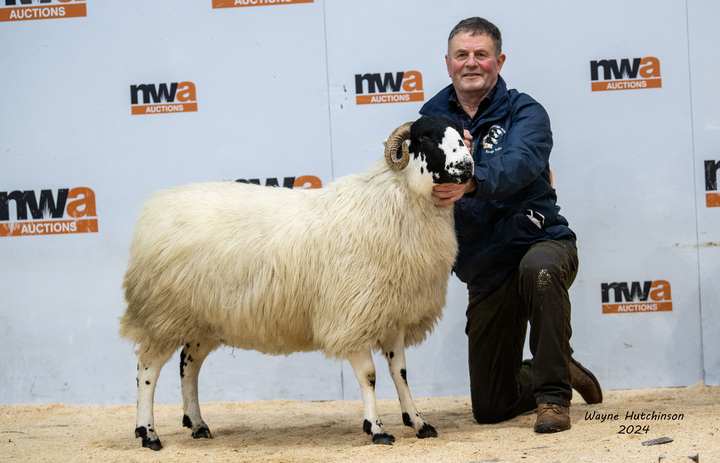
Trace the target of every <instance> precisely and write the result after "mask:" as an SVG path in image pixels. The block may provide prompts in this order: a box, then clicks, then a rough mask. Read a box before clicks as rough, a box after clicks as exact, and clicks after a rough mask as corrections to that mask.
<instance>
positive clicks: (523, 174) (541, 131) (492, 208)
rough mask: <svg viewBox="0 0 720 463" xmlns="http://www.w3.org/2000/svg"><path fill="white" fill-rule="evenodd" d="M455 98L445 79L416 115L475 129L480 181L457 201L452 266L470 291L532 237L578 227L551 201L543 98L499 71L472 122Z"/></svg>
mask: <svg viewBox="0 0 720 463" xmlns="http://www.w3.org/2000/svg"><path fill="white" fill-rule="evenodd" d="M456 98H457V97H456V95H455V89H454V88H453V86H452V85H449V86H447V87H446V88H444V89H443V90H441V91H440V92H439V93H438V94H437V95H435V96H434V97H433V98H432V99H431V100H430V101H428V102H427V103H425V105H423V107H422V108H421V109H420V114H422V115H439V116H445V117H448V118H450V119H452V120H455V121H456V122H458V123H459V124H461V125H462V126H463V127H464V128H465V129H467V130H469V131H470V133H471V134H472V136H473V140H472V144H473V145H474V150H475V151H474V153H473V158H474V160H475V180H476V181H477V185H478V188H477V190H476V191H475V192H474V193H470V194H469V195H466V196H465V197H464V198H462V199H460V200H459V201H457V202H456V203H455V229H456V231H457V236H458V243H459V246H460V250H459V253H458V257H457V260H456V262H455V267H454V271H455V274H456V275H457V276H458V278H460V280H462V281H463V282H465V283H466V284H467V286H468V289H469V290H470V291H471V292H489V291H494V290H495V289H497V288H498V287H499V286H500V285H501V284H502V283H503V281H505V279H507V278H508V277H509V276H510V274H511V273H512V272H513V271H514V270H515V269H516V268H517V266H518V264H519V263H520V260H521V259H522V257H523V256H524V255H525V252H526V251H527V250H528V249H529V248H530V246H531V245H532V244H533V243H536V242H539V241H544V240H569V241H571V242H572V243H573V244H575V234H574V233H573V231H572V230H571V229H570V228H569V226H568V222H567V220H565V218H564V217H563V216H561V215H560V213H559V211H560V208H559V207H558V206H557V204H556V200H557V195H556V194H555V189H554V188H553V187H552V183H551V178H550V164H549V158H550V150H551V149H552V144H553V142H552V132H551V130H550V119H549V117H548V115H547V112H546V111H545V109H544V108H543V107H542V106H541V105H540V103H538V102H537V101H535V100H534V99H532V98H531V97H530V96H528V95H526V94H524V93H519V92H518V91H517V90H514V89H512V90H508V89H507V86H506V85H505V81H504V80H503V79H502V77H498V82H497V85H496V86H495V89H494V90H493V92H491V95H490V98H491V99H490V100H487V99H486V101H485V102H484V105H485V106H483V105H482V104H481V110H482V108H484V111H482V114H478V115H476V117H475V118H474V119H473V120H472V121H470V119H469V117H468V115H467V113H465V111H464V110H463V109H462V107H460V106H459V104H458V103H457V99H456ZM488 104H489V106H487V105H488ZM481 110H479V111H478V113H480V111H481ZM538 225H540V226H538Z"/></svg>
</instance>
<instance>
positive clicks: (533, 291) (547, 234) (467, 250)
mask: <svg viewBox="0 0 720 463" xmlns="http://www.w3.org/2000/svg"><path fill="white" fill-rule="evenodd" d="M445 60H446V63H447V69H448V74H449V75H450V78H451V80H452V84H451V85H449V86H448V87H446V88H445V89H443V90H441V91H440V92H439V93H438V94H437V95H435V96H434V97H433V98H432V99H431V100H430V101H428V102H427V103H426V104H425V105H424V106H423V107H422V109H421V110H420V113H421V114H422V115H441V116H445V117H448V118H450V119H453V120H455V121H457V122H458V123H460V124H461V125H462V126H463V127H464V128H465V129H466V135H465V138H466V139H471V140H472V142H473V144H474V155H473V156H474V159H475V178H473V179H471V180H470V181H469V182H468V183H466V184H464V185H453V184H443V185H437V186H436V187H435V189H434V192H433V194H434V196H436V197H437V198H438V201H437V203H436V204H437V206H445V205H449V204H453V203H454V207H455V226H456V230H457V236H458V241H459V245H460V251H459V253H458V258H457V261H456V263H455V268H454V271H455V273H456V275H457V276H458V277H459V278H460V279H461V280H462V281H463V282H465V283H466V284H467V287H468V291H469V303H468V309H467V327H466V333H467V335H468V342H469V363H470V389H471V398H472V408H473V415H474V417H475V419H476V420H477V421H478V422H480V423H497V422H499V421H503V420H507V419H510V418H513V417H515V416H517V415H518V414H520V413H523V412H526V411H529V410H533V409H534V408H536V407H537V421H536V424H535V431H536V432H540V433H546V432H558V431H564V430H567V429H570V414H569V406H570V399H571V396H572V389H575V390H576V391H578V392H579V393H580V395H581V396H582V397H583V398H584V399H585V401H586V402H587V403H599V402H601V401H602V390H601V388H600V385H599V384H598V381H597V379H595V377H594V376H593V374H592V373H590V372H589V371H588V370H587V369H585V368H583V367H582V366H581V365H580V364H579V363H577V362H575V361H574V360H573V359H572V358H571V352H572V349H571V348H570V335H571V328H570V298H569V295H568V289H569V288H570V285H571V284H572V283H573V280H574V279H575V275H576V274H577V266H578V257H577V250H576V247H575V234H574V233H573V231H572V230H571V229H570V228H569V226H568V222H567V221H566V220H565V218H564V217H562V216H561V215H560V214H559V210H560V208H559V207H558V206H557V205H556V194H555V190H554V189H553V187H552V184H551V177H550V167H549V157H550V150H551V148H552V133H551V131H550V120H549V118H548V115H547V113H546V112H545V110H544V109H543V107H542V106H541V105H540V104H539V103H538V102H536V101H535V100H533V99H532V98H531V97H529V96H528V95H525V94H523V93H519V92H517V91H516V90H508V89H507V87H506V85H505V81H504V80H503V79H502V77H500V71H501V69H502V67H503V64H504V63H505V55H504V54H503V53H502V39H501V35H500V31H499V30H498V28H497V27H496V26H495V25H493V24H492V23H490V22H489V21H487V20H485V19H483V18H477V17H476V18H468V19H465V20H463V21H461V22H460V23H458V25H457V26H455V28H454V29H453V30H452V32H451V33H450V37H449V39H448V54H447V55H446V57H445ZM468 132H469V134H468ZM528 322H529V323H530V327H531V328H530V338H529V343H530V352H531V353H532V355H533V359H532V360H526V361H523V360H522V354H523V346H524V343H525V335H526V331H527V325H528Z"/></svg>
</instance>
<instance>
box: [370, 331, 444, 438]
mask: <svg viewBox="0 0 720 463" xmlns="http://www.w3.org/2000/svg"><path fill="white" fill-rule="evenodd" d="M382 349H383V354H384V355H385V358H386V359H387V362H388V367H389V368H390V376H392V379H393V382H394V383H395V389H397V393H398V398H399V399H400V408H401V410H402V419H403V423H404V424H405V426H410V427H411V428H413V429H414V430H415V434H416V436H417V437H418V438H420V439H423V438H426V437H437V435H438V434H437V431H435V428H434V427H432V426H431V425H429V424H428V423H427V422H426V421H425V420H424V419H423V418H422V417H421V416H420V413H418V411H417V408H415V402H413V399H412V396H411V395H410V387H409V386H408V383H407V369H406V366H405V334H404V332H402V331H394V332H393V333H392V334H391V335H390V336H388V338H387V339H385V342H383V344H382Z"/></svg>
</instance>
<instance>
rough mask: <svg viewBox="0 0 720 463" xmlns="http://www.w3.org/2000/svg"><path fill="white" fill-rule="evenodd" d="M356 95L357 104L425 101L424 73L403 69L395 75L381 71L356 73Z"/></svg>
mask: <svg viewBox="0 0 720 463" xmlns="http://www.w3.org/2000/svg"><path fill="white" fill-rule="evenodd" d="M366 84H367V85H366ZM366 89H367V95H366V94H365V93H366V92H365V90H366ZM355 95H357V96H356V97H355V102H356V103H357V104H378V103H405V102H409V101H423V100H424V99H425V94H424V92H423V82H422V74H420V72H418V71H401V72H396V73H395V75H393V73H392V72H386V73H385V74H384V75H382V76H381V75H380V74H379V73H376V74H355Z"/></svg>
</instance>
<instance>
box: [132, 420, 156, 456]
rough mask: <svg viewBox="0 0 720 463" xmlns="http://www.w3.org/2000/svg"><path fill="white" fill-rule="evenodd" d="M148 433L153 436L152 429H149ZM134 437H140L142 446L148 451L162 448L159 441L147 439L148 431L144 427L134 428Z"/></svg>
mask: <svg viewBox="0 0 720 463" xmlns="http://www.w3.org/2000/svg"><path fill="white" fill-rule="evenodd" d="M150 432H151V433H152V434H155V432H154V431H153V430H152V429H150ZM135 437H136V438H137V437H142V446H143V447H145V448H148V449H150V450H155V451H158V450H160V449H162V448H163V446H162V444H161V443H160V439H158V438H155V439H152V438H150V437H148V430H147V428H146V427H145V426H138V427H137V428H135Z"/></svg>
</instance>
